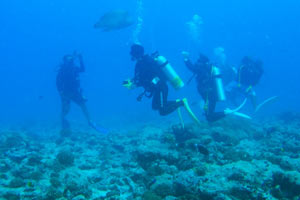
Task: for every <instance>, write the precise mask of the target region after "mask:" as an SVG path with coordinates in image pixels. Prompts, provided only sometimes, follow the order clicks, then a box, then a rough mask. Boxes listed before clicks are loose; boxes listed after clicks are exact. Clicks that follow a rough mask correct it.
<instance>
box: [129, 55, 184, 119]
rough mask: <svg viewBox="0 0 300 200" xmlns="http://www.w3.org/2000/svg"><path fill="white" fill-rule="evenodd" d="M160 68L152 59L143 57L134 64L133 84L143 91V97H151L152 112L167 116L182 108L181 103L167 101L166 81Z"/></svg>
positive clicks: (147, 56) (146, 56)
mask: <svg viewBox="0 0 300 200" xmlns="http://www.w3.org/2000/svg"><path fill="white" fill-rule="evenodd" d="M160 68H161V66H159V65H158V64H157V63H156V62H155V60H154V58H153V57H151V56H149V55H144V56H143V57H142V58H141V59H139V60H138V61H137V63H136V66H135V75H134V78H133V82H134V84H135V85H136V86H138V87H143V88H144V89H145V92H144V93H143V94H144V95H146V96H147V97H149V98H151V97H152V109H153V110H158V111H159V113H160V115H168V114H170V113H172V112H173V111H175V110H176V109H177V108H178V107H180V106H183V103H182V101H180V102H176V101H168V85H167V80H166V77H165V76H164V74H163V73H162V71H161V69H160Z"/></svg>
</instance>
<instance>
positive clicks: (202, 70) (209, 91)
mask: <svg viewBox="0 0 300 200" xmlns="http://www.w3.org/2000/svg"><path fill="white" fill-rule="evenodd" d="M185 64H186V66H187V68H188V69H189V70H190V71H192V72H193V73H194V74H195V75H196V81H197V89H198V92H199V94H200V95H201V97H202V98H203V100H204V101H205V108H204V111H205V116H206V119H207V121H209V122H213V121H217V120H219V119H221V118H223V117H225V113H224V112H215V108H216V104H217V101H218V98H217V93H216V91H215V87H214V80H213V76H212V65H211V64H206V65H203V64H200V63H198V62H197V63H195V64H193V63H192V62H191V61H190V60H186V61H185Z"/></svg>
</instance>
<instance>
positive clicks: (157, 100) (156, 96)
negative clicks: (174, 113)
mask: <svg viewBox="0 0 300 200" xmlns="http://www.w3.org/2000/svg"><path fill="white" fill-rule="evenodd" d="M160 107H161V95H160V90H158V89H155V90H154V91H153V97H152V109H153V110H159V109H160Z"/></svg>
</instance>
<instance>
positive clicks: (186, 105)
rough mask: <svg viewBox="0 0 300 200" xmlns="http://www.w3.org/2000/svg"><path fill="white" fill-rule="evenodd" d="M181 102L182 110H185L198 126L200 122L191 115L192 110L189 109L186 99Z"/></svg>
mask: <svg viewBox="0 0 300 200" xmlns="http://www.w3.org/2000/svg"><path fill="white" fill-rule="evenodd" d="M182 102H183V105H184V108H185V109H186V111H187V112H188V114H189V116H190V117H191V118H192V119H193V120H194V121H195V122H196V123H197V124H198V125H200V121H199V119H198V118H197V116H196V115H195V114H194V113H193V111H192V109H191V108H190V106H189V103H188V101H187V99H186V98H183V99H182Z"/></svg>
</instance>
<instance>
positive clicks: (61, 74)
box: [56, 53, 97, 135]
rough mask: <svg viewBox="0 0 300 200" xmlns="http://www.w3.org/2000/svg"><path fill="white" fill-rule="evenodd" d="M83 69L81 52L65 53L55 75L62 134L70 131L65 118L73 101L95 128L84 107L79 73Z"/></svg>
mask: <svg viewBox="0 0 300 200" xmlns="http://www.w3.org/2000/svg"><path fill="white" fill-rule="evenodd" d="M76 59H78V61H79V67H78V66H77V65H76V64H75V61H76ZM84 71H85V66H84V63H83V59H82V56H81V54H76V53H74V55H65V56H64V57H63V63H62V64H61V65H60V68H59V70H58V73H57V76H56V87H57V90H58V93H59V95H60V98H61V103H62V110H61V122H62V131H61V133H62V134H63V135H66V134H68V133H69V132H70V125H69V122H68V121H67V119H66V116H67V114H68V113H69V111H70V104H71V102H72V101H73V102H74V103H76V104H77V105H78V106H79V107H80V108H81V110H82V111H83V113H84V116H85V118H86V119H87V121H88V124H89V125H90V126H91V127H92V128H94V129H96V130H97V126H96V125H95V123H93V122H92V121H91V119H90V115H89V112H88V109H87V107H86V101H87V100H86V99H85V98H84V97H83V95H82V89H81V87H80V80H79V75H80V73H83V72H84Z"/></svg>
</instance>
